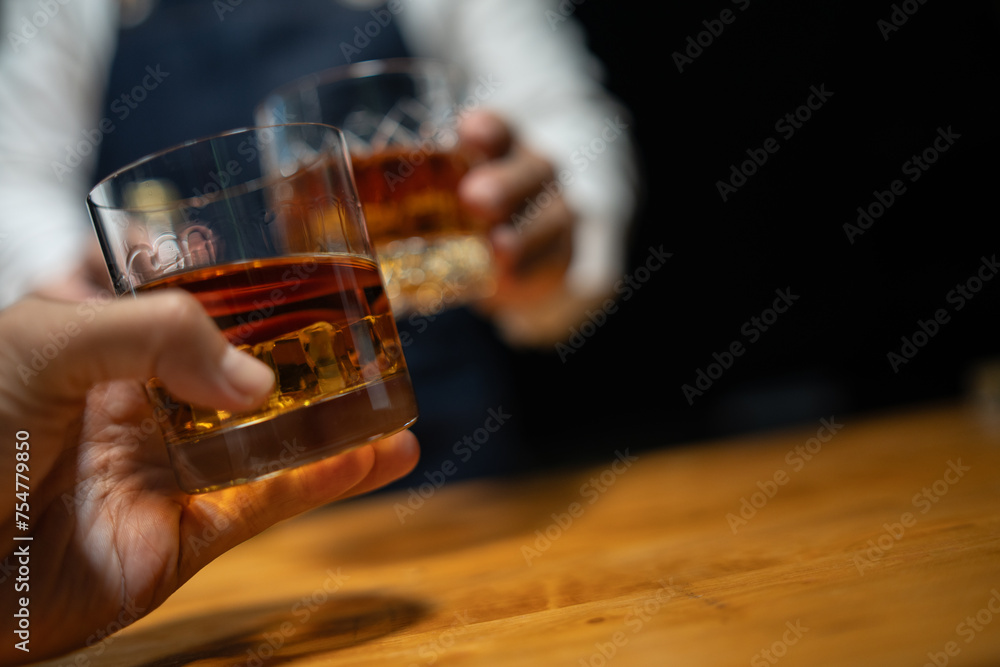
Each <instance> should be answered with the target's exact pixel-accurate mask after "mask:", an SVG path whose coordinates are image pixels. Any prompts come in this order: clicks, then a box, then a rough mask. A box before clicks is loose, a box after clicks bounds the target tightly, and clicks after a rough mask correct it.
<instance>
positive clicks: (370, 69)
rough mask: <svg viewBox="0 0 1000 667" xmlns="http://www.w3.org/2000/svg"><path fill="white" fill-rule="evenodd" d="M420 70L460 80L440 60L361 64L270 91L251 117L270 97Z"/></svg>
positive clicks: (454, 70) (302, 78)
mask: <svg viewBox="0 0 1000 667" xmlns="http://www.w3.org/2000/svg"><path fill="white" fill-rule="evenodd" d="M422 68H436V69H438V70H439V71H441V72H443V73H444V74H445V75H446V77H447V79H448V80H449V81H458V80H459V79H460V78H461V69H460V68H459V67H458V66H456V65H455V64H453V63H450V62H448V61H447V60H444V59H441V58H432V57H423V56H417V57H399V58H375V59H372V60H361V61H358V62H356V63H350V64H348V65H337V66H334V67H329V68H327V69H322V70H319V71H316V72H312V73H310V74H305V75H303V76H300V77H298V78H295V79H292V80H291V81H288V82H286V83H283V84H281V85H280V86H277V87H276V88H273V89H271V90H270V91H268V92H267V93H265V94H264V96H263V97H262V98H261V101H260V102H258V103H257V105H256V106H255V107H254V117H255V118H257V117H259V116H260V113H261V112H262V111H263V110H264V109H265V107H266V106H267V102H268V100H270V99H272V98H274V97H286V96H287V95H288V94H290V93H293V92H301V91H303V90H309V89H313V88H320V87H323V86H326V85H329V84H333V83H341V82H344V81H361V80H363V79H368V78H372V77H375V76H379V75H382V74H406V73H408V72H414V71H418V70H420V69H422Z"/></svg>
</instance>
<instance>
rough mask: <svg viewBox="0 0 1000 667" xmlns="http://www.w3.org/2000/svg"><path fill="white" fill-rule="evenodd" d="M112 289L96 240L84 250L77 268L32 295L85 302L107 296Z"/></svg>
mask: <svg viewBox="0 0 1000 667" xmlns="http://www.w3.org/2000/svg"><path fill="white" fill-rule="evenodd" d="M111 287H112V286H111V279H110V277H109V276H108V268H107V265H106V264H105V263H104V255H103V254H102V253H101V247H100V245H99V244H98V243H97V240H96V239H94V240H93V241H92V242H91V243H90V244H88V245H87V247H86V248H85V249H84V252H83V256H82V257H81V258H80V261H79V263H78V264H77V266H76V267H75V268H73V269H72V270H71V271H70V272H69V273H67V274H66V275H64V276H62V277H60V278H58V279H56V280H52V281H49V282H47V283H43V284H41V285H39V286H38V287H37V288H35V289H34V290H33V291H32V293H33V294H36V295H38V296H44V297H50V298H53V299H64V300H68V301H85V300H87V299H90V298H93V297H97V296H101V295H104V294H106V293H107V292H108V291H109V290H110V289H111Z"/></svg>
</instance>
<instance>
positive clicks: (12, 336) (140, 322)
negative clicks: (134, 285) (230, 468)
mask: <svg viewBox="0 0 1000 667" xmlns="http://www.w3.org/2000/svg"><path fill="white" fill-rule="evenodd" d="M102 303H103V302H101V301H99V300H94V301H91V302H87V303H83V304H73V303H65V302H57V301H50V300H45V299H39V298H28V299H25V300H23V301H22V302H20V303H18V304H16V305H15V306H12V307H11V308H9V309H8V311H6V312H4V313H2V316H3V317H2V318H0V322H2V323H0V341H4V344H5V345H6V346H7V348H8V350H7V351H8V356H11V352H13V356H18V357H20V359H21V362H20V365H19V366H18V367H17V368H18V375H19V376H20V378H21V380H22V381H23V382H24V384H25V386H26V388H27V389H28V392H27V393H28V394H29V395H30V396H31V397H33V398H34V399H35V400H36V401H39V402H40V403H42V404H43V405H52V404H54V403H56V402H59V401H68V402H75V401H81V400H83V398H84V397H85V396H86V394H87V391H88V390H89V389H90V388H91V387H92V386H93V385H95V384H97V383H100V382H104V381H107V380H117V379H137V380H142V381H145V380H148V379H149V378H151V377H154V376H155V377H158V378H159V379H160V380H161V381H162V382H163V384H164V385H165V386H166V388H167V389H168V390H169V391H170V392H171V393H172V394H174V395H175V396H176V397H177V398H179V399H181V400H184V401H188V402H191V403H195V404H198V405H206V406H211V407H214V408H220V409H225V410H243V409H247V408H250V407H253V406H254V405H257V404H259V403H260V402H261V401H262V400H263V399H264V397H265V396H266V395H267V393H268V392H269V391H270V389H271V387H272V385H273V383H274V375H273V373H272V372H271V370H270V368H268V367H267V366H266V365H265V364H263V363H262V362H260V361H258V360H256V359H254V358H253V357H251V356H250V355H249V354H245V353H243V352H240V351H239V350H237V349H236V348H235V347H233V346H232V345H230V344H229V342H228V341H227V340H226V338H225V336H224V335H223V334H222V332H221V331H219V329H218V328H217V327H216V325H215V323H214V322H213V321H212V319H211V318H210V317H209V316H208V313H206V312H205V310H204V309H203V308H202V307H201V305H200V304H199V303H198V301H197V300H196V299H195V298H194V297H193V296H191V295H189V294H187V293H185V292H181V291H170V292H162V293H158V294H150V295H143V296H141V297H139V298H137V299H134V300H122V301H114V302H111V303H109V304H108V303H105V304H104V305H101V304H102Z"/></svg>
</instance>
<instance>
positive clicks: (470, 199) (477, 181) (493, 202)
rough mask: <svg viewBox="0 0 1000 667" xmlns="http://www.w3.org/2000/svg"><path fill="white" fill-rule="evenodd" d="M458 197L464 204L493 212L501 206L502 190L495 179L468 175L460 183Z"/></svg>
mask: <svg viewBox="0 0 1000 667" xmlns="http://www.w3.org/2000/svg"><path fill="white" fill-rule="evenodd" d="M460 195H461V197H462V199H463V200H464V201H465V203H466V204H468V205H470V206H473V207H475V208H479V209H487V210H494V209H498V208H500V207H501V206H502V205H503V189H502V188H501V186H500V184H499V183H497V181H496V179H493V178H488V177H486V176H485V175H482V176H479V175H477V174H470V175H468V176H466V178H465V180H463V181H462V185H461V189H460Z"/></svg>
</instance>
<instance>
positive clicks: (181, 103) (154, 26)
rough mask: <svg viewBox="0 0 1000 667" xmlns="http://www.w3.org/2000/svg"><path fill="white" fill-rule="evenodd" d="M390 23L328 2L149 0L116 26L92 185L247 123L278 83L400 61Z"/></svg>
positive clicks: (385, 16) (371, 12) (386, 17)
mask: <svg viewBox="0 0 1000 667" xmlns="http://www.w3.org/2000/svg"><path fill="white" fill-rule="evenodd" d="M396 23H397V21H396V18H395V16H394V15H393V14H392V13H390V12H389V11H388V10H387V9H385V8H384V7H381V6H380V7H378V8H376V9H366V10H356V9H350V8H347V7H345V6H343V5H341V4H340V3H338V2H336V1H335V0H159V2H157V4H156V7H155V8H154V10H153V11H152V13H151V14H150V15H149V16H148V18H146V19H145V20H143V21H142V22H141V23H139V24H138V25H135V26H132V27H123V28H122V29H121V30H120V33H119V39H118V48H117V52H116V54H115V57H114V61H113V64H112V67H111V71H110V78H109V80H108V85H107V95H106V99H105V104H104V107H103V109H102V117H104V118H107V119H109V120H110V121H111V122H112V123H113V124H114V126H115V128H114V130H113V131H112V132H109V133H107V134H106V135H105V137H104V139H103V141H102V144H101V152H100V156H99V161H98V165H97V170H96V173H95V174H94V178H95V181H96V180H99V179H101V178H103V177H104V176H106V175H107V174H108V173H110V172H112V171H114V170H115V169H118V168H120V167H123V166H125V165H126V164H128V163H129V162H132V161H133V160H136V159H138V158H140V157H142V156H144V155H147V154H149V153H151V152H154V151H158V150H160V149H163V148H168V147H170V146H172V145H174V144H177V143H179V142H182V141H186V140H189V139H196V138H199V137H203V136H206V135H209V134H214V133H217V132H222V131H225V130H229V129H233V128H237V127H244V126H248V125H252V124H253V109H254V106H256V104H257V103H258V102H259V101H260V100H261V99H262V98H263V97H264V95H265V94H266V93H268V92H269V91H270V90H272V89H273V88H275V87H277V86H279V85H281V84H283V83H286V82H287V81H289V80H291V79H294V78H297V77H299V76H303V75H305V74H309V73H312V72H317V71H320V70H323V69H326V68H329V67H336V66H339V65H345V64H348V63H349V62H359V61H362V60H373V59H381V58H393V57H402V56H406V55H408V52H407V49H406V47H405V45H404V44H403V40H402V37H401V35H400V33H399V31H398V29H397V25H396Z"/></svg>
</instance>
